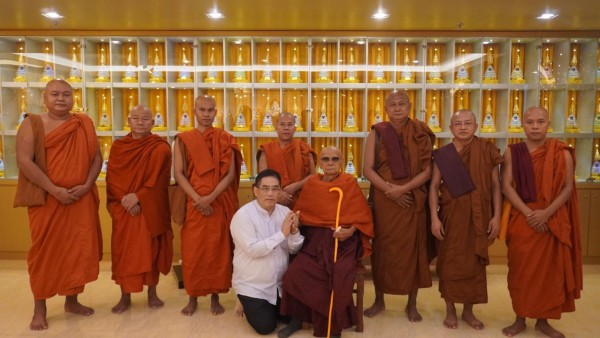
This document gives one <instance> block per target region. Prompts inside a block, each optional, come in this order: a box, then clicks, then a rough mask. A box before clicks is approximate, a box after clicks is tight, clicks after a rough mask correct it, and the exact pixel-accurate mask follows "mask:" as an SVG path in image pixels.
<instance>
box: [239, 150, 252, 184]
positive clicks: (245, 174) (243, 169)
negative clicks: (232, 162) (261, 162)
mask: <svg viewBox="0 0 600 338" xmlns="http://www.w3.org/2000/svg"><path fill="white" fill-rule="evenodd" d="M240 152H241V153H242V164H241V165H240V178H241V179H243V180H247V179H249V178H250V174H249V173H248V167H247V166H246V161H245V160H244V144H243V143H242V144H240Z"/></svg>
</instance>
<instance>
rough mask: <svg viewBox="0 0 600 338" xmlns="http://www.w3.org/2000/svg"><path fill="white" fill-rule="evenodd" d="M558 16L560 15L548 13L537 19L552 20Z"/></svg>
mask: <svg viewBox="0 0 600 338" xmlns="http://www.w3.org/2000/svg"><path fill="white" fill-rule="evenodd" d="M557 16H558V14H556V13H550V12H546V13H542V14H541V15H540V16H538V17H537V18H538V19H540V20H550V19H554V18H556V17H557Z"/></svg>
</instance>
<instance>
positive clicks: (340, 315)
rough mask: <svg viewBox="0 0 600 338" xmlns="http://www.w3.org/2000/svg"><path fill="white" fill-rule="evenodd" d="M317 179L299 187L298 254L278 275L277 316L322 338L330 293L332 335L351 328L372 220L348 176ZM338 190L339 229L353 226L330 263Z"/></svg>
mask: <svg viewBox="0 0 600 338" xmlns="http://www.w3.org/2000/svg"><path fill="white" fill-rule="evenodd" d="M321 177H322V175H319V174H317V175H313V176H311V177H310V178H309V179H308V180H307V181H306V184H305V185H304V189H303V190H302V194H300V199H298V202H297V203H296V209H295V210H299V211H300V222H301V223H302V227H301V230H302V233H303V235H304V237H305V239H304V244H303V246H302V249H301V250H300V251H299V252H298V254H297V256H296V257H295V258H294V260H293V261H292V263H291V264H290V266H289V267H288V270H287V271H286V273H285V274H284V276H283V282H282V288H283V290H284V293H283V299H282V307H281V312H282V313H283V314H288V315H291V316H292V317H294V318H298V319H300V320H302V321H305V322H309V323H312V324H313V325H314V335H315V336H317V337H323V336H326V335H327V323H328V318H329V302H330V295H331V290H332V289H333V290H335V292H334V300H333V303H334V305H333V314H332V326H331V327H332V329H331V333H332V334H333V335H336V334H340V332H341V330H343V329H345V328H348V327H350V326H352V325H355V324H356V310H355V307H354V300H353V298H352V288H353V286H354V277H355V275H356V263H357V261H358V259H359V258H361V257H363V256H366V255H368V254H369V253H370V249H371V247H370V244H369V239H371V238H373V219H372V215H371V210H370V209H369V205H368V204H367V201H366V199H365V197H364V195H363V194H362V192H361V189H360V187H359V185H358V183H356V179H355V178H354V177H353V176H352V175H349V174H345V173H344V174H340V176H339V177H338V178H337V179H336V180H334V181H333V182H324V181H321ZM332 187H339V188H340V189H341V190H342V191H343V194H344V195H343V198H342V204H341V209H340V219H339V224H340V225H353V226H355V227H356V228H357V231H356V232H355V233H354V235H353V236H352V237H350V238H348V239H346V240H345V241H338V251H337V260H336V262H335V263H334V262H333V253H334V245H335V239H334V238H333V231H332V230H331V228H334V227H335V220H336V214H337V205H338V199H339V194H338V193H337V192H335V191H333V192H330V191H329V189H330V188H332Z"/></svg>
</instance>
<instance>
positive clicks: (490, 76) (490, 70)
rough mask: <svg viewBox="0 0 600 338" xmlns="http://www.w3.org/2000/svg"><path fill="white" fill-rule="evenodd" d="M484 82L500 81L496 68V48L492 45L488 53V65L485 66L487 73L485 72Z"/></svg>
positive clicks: (494, 82)
mask: <svg viewBox="0 0 600 338" xmlns="http://www.w3.org/2000/svg"><path fill="white" fill-rule="evenodd" d="M483 83H484V84H496V83H498V77H497V76H496V70H495V69H494V49H493V48H492V47H490V49H489V50H488V53H487V67H485V73H483Z"/></svg>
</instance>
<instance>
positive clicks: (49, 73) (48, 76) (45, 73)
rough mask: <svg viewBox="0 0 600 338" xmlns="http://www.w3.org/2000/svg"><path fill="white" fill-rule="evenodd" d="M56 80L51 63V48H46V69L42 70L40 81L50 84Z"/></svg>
mask: <svg viewBox="0 0 600 338" xmlns="http://www.w3.org/2000/svg"><path fill="white" fill-rule="evenodd" d="M53 79H54V69H53V68H52V62H51V61H50V47H46V61H45V62H44V69H43V70H42V78H41V79H40V81H42V82H48V81H50V80H53Z"/></svg>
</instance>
